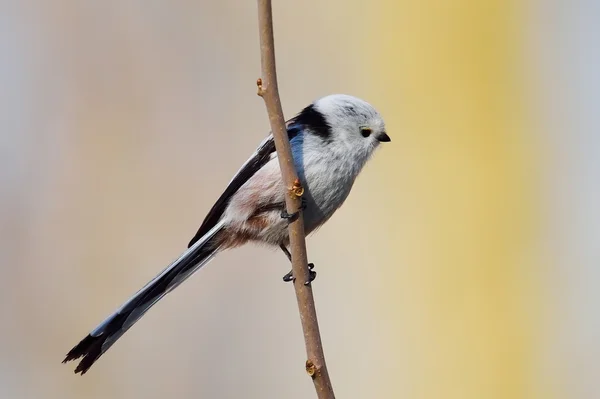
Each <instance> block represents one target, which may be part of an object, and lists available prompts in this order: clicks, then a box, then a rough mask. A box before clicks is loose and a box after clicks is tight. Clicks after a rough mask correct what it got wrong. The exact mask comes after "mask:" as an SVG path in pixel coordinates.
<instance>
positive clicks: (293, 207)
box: [256, 0, 335, 399]
mask: <svg viewBox="0 0 600 399" xmlns="http://www.w3.org/2000/svg"><path fill="white" fill-rule="evenodd" d="M258 29H259V33H260V54H261V56H260V59H261V66H262V79H258V81H257V82H256V84H257V86H258V95H259V96H261V97H262V98H263V100H264V101H265V105H266V107H267V112H268V114H269V122H270V124H271V131H272V132H273V138H274V141H275V148H276V149H277V157H278V159H279V167H280V168H281V175H282V177H283V183H284V184H285V187H288V188H289V194H290V195H286V199H285V204H286V207H287V212H288V213H290V214H292V213H294V212H297V211H298V212H302V210H301V209H300V206H301V197H302V193H303V191H304V190H303V188H302V185H301V184H300V180H299V179H298V173H297V172H296V168H295V166H294V160H293V158H292V151H291V148H290V142H289V139H288V135H287V130H286V127H285V119H284V118H283V111H282V109H281V100H280V99H279V89H278V88H277V72H276V68H275V44H274V39H273V13H272V11H271V1H270V0H258ZM289 235H290V250H291V253H292V271H293V273H294V276H295V277H296V279H295V281H294V288H295V290H296V299H297V300H298V309H299V311H300V321H301V322H302V330H303V332H304V342H305V344H306V355H307V357H308V360H307V361H306V372H307V373H308V375H310V376H311V377H312V380H313V382H314V384H315V389H316V391H317V397H318V398H319V399H332V398H335V395H334V393H333V387H332V386H331V381H330V379H329V373H328V372H327V366H326V365H325V355H324V353H323V345H322V344H321V335H320V333H319V323H318V321H317V311H316V309H315V300H314V297H313V292H312V287H311V286H310V284H309V285H305V284H304V282H305V281H308V280H309V270H308V265H307V264H308V261H307V255H306V241H305V238H304V220H303V218H302V215H301V214H300V217H298V218H296V220H295V221H294V222H292V223H290V226H289Z"/></svg>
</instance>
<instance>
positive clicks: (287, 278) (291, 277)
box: [283, 263, 317, 285]
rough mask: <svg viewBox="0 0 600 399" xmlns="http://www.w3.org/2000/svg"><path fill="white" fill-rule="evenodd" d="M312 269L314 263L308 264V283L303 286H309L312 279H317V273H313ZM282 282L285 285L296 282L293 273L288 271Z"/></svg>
mask: <svg viewBox="0 0 600 399" xmlns="http://www.w3.org/2000/svg"><path fill="white" fill-rule="evenodd" d="M314 268H315V264H314V263H309V264H308V281H305V282H304V285H310V283H312V282H313V281H314V279H316V278H317V272H315V271H313V269H314ZM283 281H285V282H286V283H289V282H290V281H296V277H294V271H293V270H290V272H289V273H288V274H286V275H285V276H283Z"/></svg>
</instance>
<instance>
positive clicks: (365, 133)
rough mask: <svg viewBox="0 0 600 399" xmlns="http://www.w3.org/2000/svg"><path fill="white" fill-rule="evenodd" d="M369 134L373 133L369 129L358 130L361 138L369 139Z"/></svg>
mask: <svg viewBox="0 0 600 399" xmlns="http://www.w3.org/2000/svg"><path fill="white" fill-rule="evenodd" d="M371 133H373V130H372V129H371V128H370V127H361V128H360V134H362V136H363V137H369V136H370V135H371Z"/></svg>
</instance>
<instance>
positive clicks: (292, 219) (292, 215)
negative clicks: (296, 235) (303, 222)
mask: <svg viewBox="0 0 600 399" xmlns="http://www.w3.org/2000/svg"><path fill="white" fill-rule="evenodd" d="M300 209H301V210H305V209H306V200H305V199H304V197H302V200H301V204H300ZM298 216H300V211H296V212H294V213H288V211H287V210H286V209H284V210H283V211H281V218H282V219H287V221H288V222H289V223H293V222H295V221H296V220H297V219H298Z"/></svg>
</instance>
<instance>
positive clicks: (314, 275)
mask: <svg viewBox="0 0 600 399" xmlns="http://www.w3.org/2000/svg"><path fill="white" fill-rule="evenodd" d="M279 248H281V250H282V251H283V253H284V254H285V256H287V258H288V260H289V261H290V262H291V261H292V254H291V253H290V251H288V249H287V248H286V247H285V245H283V244H279ZM314 268H315V264H314V263H309V264H308V269H309V273H308V281H305V282H304V285H309V284H310V283H311V282H312V281H313V280H314V279H315V278H317V272H315V271H313V269H314ZM294 280H296V278H295V277H294V271H293V270H290V272H289V273H288V274H286V275H285V276H283V281H285V282H286V283H287V282H290V281H294Z"/></svg>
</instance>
